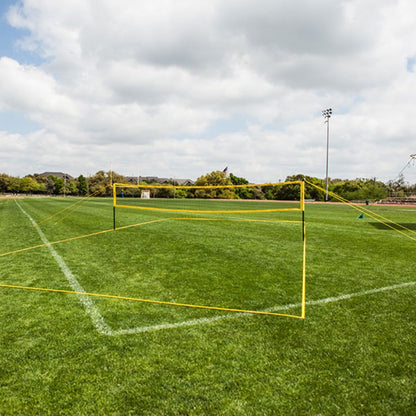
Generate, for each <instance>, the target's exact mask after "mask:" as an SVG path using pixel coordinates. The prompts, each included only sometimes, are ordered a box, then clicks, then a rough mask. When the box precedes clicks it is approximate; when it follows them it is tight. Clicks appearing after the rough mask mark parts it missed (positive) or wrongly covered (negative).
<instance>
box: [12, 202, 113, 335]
mask: <svg viewBox="0 0 416 416" xmlns="http://www.w3.org/2000/svg"><path fill="white" fill-rule="evenodd" d="M15 202H16V204H17V206H18V207H19V208H20V210H21V211H22V212H23V214H24V215H26V217H27V218H29V220H30V222H31V223H32V224H33V225H34V226H35V227H36V230H37V231H38V233H39V236H40V238H41V239H42V241H43V242H44V243H45V244H46V247H48V249H49V251H50V253H51V254H52V256H53V258H54V259H55V261H56V262H57V263H58V265H59V267H60V268H61V270H62V272H63V273H64V275H65V277H66V279H67V280H68V283H69V285H70V286H71V288H72V290H73V291H74V292H81V293H86V292H85V290H84V288H83V287H82V286H81V285H80V283H79V282H78V280H77V279H76V277H75V276H74V275H73V274H72V272H71V270H70V269H69V267H68V266H67V265H66V263H65V261H64V260H63V258H62V257H61V256H60V255H59V254H58V253H57V252H56V251H55V249H54V248H53V247H52V246H51V245H50V243H49V241H48V239H47V238H46V236H45V234H43V232H42V230H41V229H40V227H38V226H37V224H36V222H35V220H34V219H33V218H32V217H31V216H30V215H29V214H28V213H27V212H26V211H25V210H24V209H23V208H22V206H21V205H20V204H19V203H18V202H17V201H15ZM78 299H79V301H80V302H81V303H82V305H83V306H84V308H85V312H86V313H87V314H88V315H89V316H90V318H91V320H92V323H93V324H94V326H95V328H96V329H97V331H98V332H99V333H100V334H103V335H113V331H112V329H111V328H110V327H109V326H108V325H107V323H106V322H105V320H104V318H103V316H102V315H101V314H100V312H98V309H97V307H96V306H95V304H94V302H93V301H92V300H91V298H90V297H89V296H84V295H79V296H78Z"/></svg>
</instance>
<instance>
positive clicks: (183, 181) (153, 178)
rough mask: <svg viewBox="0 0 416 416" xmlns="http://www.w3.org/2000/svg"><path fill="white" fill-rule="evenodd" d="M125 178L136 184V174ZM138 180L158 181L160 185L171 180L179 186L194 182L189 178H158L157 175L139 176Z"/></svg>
mask: <svg viewBox="0 0 416 416" xmlns="http://www.w3.org/2000/svg"><path fill="white" fill-rule="evenodd" d="M126 180H127V182H128V183H134V184H137V176H126ZM139 181H140V182H142V181H145V182H153V183H154V182H156V183H160V184H161V185H165V184H168V183H171V182H175V183H177V184H178V185H180V186H184V185H185V186H187V185H193V184H194V183H195V182H194V181H193V180H191V179H176V178H159V177H158V176H139Z"/></svg>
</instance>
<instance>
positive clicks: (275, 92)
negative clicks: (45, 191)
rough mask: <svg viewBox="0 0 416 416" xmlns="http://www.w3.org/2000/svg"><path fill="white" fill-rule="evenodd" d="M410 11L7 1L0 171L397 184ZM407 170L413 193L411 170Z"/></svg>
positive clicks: (414, 90) (325, 2)
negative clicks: (217, 173) (299, 177)
mask: <svg viewBox="0 0 416 416" xmlns="http://www.w3.org/2000/svg"><path fill="white" fill-rule="evenodd" d="M415 16H416V2H415V1H414V0H298V1H296V2H295V1H292V0H227V1H224V0H209V1H206V0H137V1H132V0H71V1H70V2H69V1H65V2H63V1H56V0H2V1H1V2H0V146H1V152H0V172H2V173H7V174H9V175H13V176H21V177H23V176H25V175H27V174H31V173H41V172H44V171H63V172H66V173H69V174H70V175H72V176H79V175H80V174H83V175H84V176H86V175H92V174H94V173H96V172H97V171H99V170H105V171H108V170H110V169H112V170H114V171H115V172H117V173H120V174H122V175H126V176H137V174H138V173H139V174H140V175H141V176H150V175H154V176H159V177H168V178H189V179H196V178H197V177H199V176H201V175H203V174H205V173H208V172H211V171H214V170H223V169H224V168H225V167H228V171H229V172H232V173H233V174H234V175H237V176H242V177H244V178H246V179H248V180H249V181H250V182H255V183H264V182H276V181H279V180H284V179H285V178H286V177H287V176H288V175H294V174H298V173H303V174H305V175H309V176H316V177H319V178H325V171H326V145H327V125H326V124H325V119H324V117H323V116H322V110H325V109H327V108H332V111H333V114H332V117H331V118H330V120H329V166H328V170H329V176H330V177H331V178H341V179H347V178H348V179H355V178H377V179H378V180H381V181H384V182H387V181H389V180H394V179H396V178H397V176H398V174H399V172H400V171H401V170H402V169H403V168H404V167H405V166H407V164H408V162H409V160H410V155H412V154H415V153H416V140H415V139H416V106H415V105H414V102H413V100H414V97H415V96H416V24H415V19H416V18H415ZM403 174H404V176H405V180H406V181H407V182H408V183H410V184H414V183H416V166H415V165H414V164H413V162H412V163H410V164H409V165H408V166H407V168H406V169H404V171H403Z"/></svg>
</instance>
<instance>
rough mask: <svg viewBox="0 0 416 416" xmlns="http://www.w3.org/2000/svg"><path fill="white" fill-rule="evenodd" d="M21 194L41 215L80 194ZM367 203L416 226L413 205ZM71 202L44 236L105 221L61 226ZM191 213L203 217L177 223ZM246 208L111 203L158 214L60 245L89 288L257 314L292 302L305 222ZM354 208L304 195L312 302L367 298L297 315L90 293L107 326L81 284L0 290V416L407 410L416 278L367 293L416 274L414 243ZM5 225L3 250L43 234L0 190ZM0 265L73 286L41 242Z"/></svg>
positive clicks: (11, 272) (95, 218)
mask: <svg viewBox="0 0 416 416" xmlns="http://www.w3.org/2000/svg"><path fill="white" fill-rule="evenodd" d="M18 202H19V204H20V205H21V207H22V208H23V209H24V210H25V211H26V212H27V213H28V214H29V215H30V216H31V217H32V218H33V219H34V220H35V221H36V222H38V223H40V222H41V221H42V220H43V219H45V218H47V217H48V216H50V215H53V214H55V213H56V212H58V211H59V210H61V209H64V208H65V207H68V206H69V204H70V203H72V202H74V200H71V199H69V198H66V199H48V198H39V199H35V198H33V199H31V198H27V199H24V200H19V201H18ZM208 203H209V202H208ZM182 204H185V205H186V202H184V201H182ZM215 204H216V205H218V206H221V203H220V202H215ZM233 204H234V205H233V206H240V207H243V206H245V204H246V203H244V202H243V203H241V204H240V202H233ZM257 204H261V203H257ZM271 204H276V203H271ZM262 206H266V205H262ZM369 209H370V210H371V211H373V212H376V213H379V214H381V215H384V216H385V217H387V218H390V219H391V220H392V221H395V222H397V223H400V224H404V225H406V227H407V228H409V229H411V230H413V231H414V229H415V226H416V220H415V214H416V208H413V209H412V208H399V207H394V208H391V207H369ZM66 214H67V211H66V212H64V213H63V214H61V216H57V217H55V218H53V219H51V220H49V221H45V222H43V223H42V224H41V225H40V228H41V229H42V231H43V233H44V235H45V236H46V238H47V239H48V240H49V241H58V240H62V239H66V238H70V237H75V236H81V235H86V234H90V233H95V232H98V231H101V230H106V229H111V228H112V208H111V201H110V200H106V199H96V200H93V201H89V202H88V203H87V204H84V205H82V206H81V207H80V208H79V210H77V211H76V212H74V213H73V214H72V215H69V216H68V217H67V218H65V219H64V220H62V221H61V222H59V223H58V224H57V225H55V224H54V222H55V221H56V220H59V218H62V216H64V215H66ZM191 216H192V217H193V218H210V219H211V220H210V221H206V220H204V221H202V220H200V221H195V220H192V221H191V220H184V219H183V218H189V217H191ZM241 217H242V215H238V214H187V213H160V212H159V213H157V212H152V211H141V210H127V209H118V210H117V226H119V227H121V226H124V225H128V224H136V223H144V222H148V221H153V220H163V221H159V222H153V223H149V224H146V225H141V226H137V227H132V228H126V229H120V230H118V231H115V232H108V233H104V234H99V235H95V236H91V237H88V238H84V239H79V240H73V241H68V242H64V243H60V244H56V245H54V246H53V247H54V249H55V250H56V252H57V253H58V254H59V256H61V258H62V259H63V260H64V261H65V263H66V265H67V266H68V268H69V269H70V270H71V272H72V274H73V275H74V276H75V277H76V279H77V280H78V281H79V283H80V284H81V285H82V286H83V288H84V289H85V290H86V291H88V292H93V293H103V294H113V295H120V296H131V297H140V298H146V299H157V300H165V301H171V302H181V303H197V304H203V305H216V306H224V307H235V308H244V309H245V308H248V309H256V310H263V309H267V308H273V307H276V306H281V305H287V304H292V303H293V304H298V303H299V301H300V288H301V270H302V258H301V254H302V241H301V227H300V225H299V224H296V223H271V222H247V221H235V219H237V218H241ZM244 217H245V218H251V219H252V218H256V219H262V220H271V219H285V220H298V219H299V213H297V212H288V213H256V214H249V215H248V214H244ZM357 217H358V212H357V211H355V210H353V209H351V208H350V207H347V206H344V205H325V204H319V205H318V204H317V205H307V207H306V221H307V300H308V301H312V300H323V299H326V298H329V297H332V298H336V297H338V296H341V295H345V294H360V293H361V295H357V296H353V297H350V298H346V299H344V300H342V299H338V300H336V299H333V301H331V302H326V303H325V302H323V301H322V302H320V303H317V304H313V305H307V309H306V319H305V320H298V319H293V318H284V317H275V316H254V315H244V316H242V315H236V314H232V313H224V312H219V311H207V310H199V309H190V308H180V307H175V306H163V305H149V304H144V303H139V302H131V301H123V300H110V299H101V298H94V299H93V301H94V304H95V307H96V309H97V310H98V311H99V313H100V314H101V315H102V317H103V319H104V320H105V322H106V324H107V325H109V326H110V327H111V329H112V331H113V335H105V334H101V333H99V331H97V329H96V327H95V326H94V324H93V322H92V320H91V318H90V317H89V316H88V314H87V313H86V311H85V307H84V306H83V304H82V303H81V302H80V300H79V298H78V297H77V296H76V295H71V294H61V293H45V292H34V291H28V290H18V289H10V288H0V294H1V302H0V319H1V331H0V368H1V371H0V398H1V399H0V414H5V415H8V414H16V415H29V414H30V415H45V414H51V415H59V414H62V415H67V414H74V415H89V414H94V415H95V414H111V415H127V414H140V415H280V414H284V415H301V414H302V415H303V414H308V415H309V414H310V415H317V414H321V415H339V414H349V415H356V414H362V415H380V414H388V415H407V414H409V415H411V414H415V413H416V412H415V409H416V385H415V383H414V380H415V379H416V362H415V360H414V357H415V354H416V343H415V342H414V334H415V330H416V321H415V318H416V310H415V306H414V305H415V301H416V290H415V289H416V287H415V286H416V285H415V286H413V285H411V286H405V287H401V288H397V289H392V290H385V291H382V292H376V293H367V294H365V292H366V291H371V290H373V289H380V288H385V287H389V286H393V285H397V284H401V283H406V282H414V281H416V279H415V275H414V252H415V248H416V245H415V244H416V242H415V241H414V240H411V239H409V238H406V237H405V236H403V235H400V234H399V233H397V232H395V231H393V230H391V229H390V228H388V227H386V226H385V225H382V224H380V223H378V222H376V221H375V220H374V219H372V218H371V217H369V216H368V215H366V217H365V218H364V219H357ZM172 218H176V219H172ZM178 218H182V219H181V220H179V219H178ZM230 219H233V221H229V220H230ZM0 221H1V224H2V227H1V229H0V238H1V250H0V254H1V253H6V252H9V251H13V250H18V249H20V248H24V247H30V246H35V245H38V244H42V241H41V239H40V236H39V234H38V232H37V230H36V228H34V227H33V226H32V224H31V223H30V221H29V219H28V218H27V217H26V216H25V215H24V214H23V213H22V212H21V210H20V209H19V208H18V206H17V204H16V203H15V201H13V200H0ZM407 233H408V234H409V232H407ZM410 235H411V236H413V238H414V237H415V234H411V233H410ZM0 273H1V279H0V283H1V284H9V285H21V286H31V287H47V288H56V289H67V290H71V287H70V286H69V283H68V280H67V278H66V277H65V275H64V273H63V272H62V270H61V268H60V267H59V265H58V263H57V262H56V261H55V259H54V258H53V257H52V255H51V252H50V251H49V249H48V248H47V247H42V248H37V249H33V250H28V251H24V252H18V253H15V254H10V255H7V256H4V257H0ZM289 312H290V313H299V312H300V308H299V307H294V308H292V309H290V311H289ZM189 321H191V323H192V321H194V322H193V324H189V325H184V326H179V325H178V324H181V323H183V322H189ZM157 325H162V327H157ZM169 325H170V326H169ZM140 328H141V329H140ZM143 328H144V329H143ZM146 328H147V329H148V330H146ZM129 329H132V330H133V332H134V331H135V333H132V334H127V333H123V331H124V332H126V331H127V330H129ZM138 329H140V330H138ZM120 331H121V332H120ZM140 331H141V332H140Z"/></svg>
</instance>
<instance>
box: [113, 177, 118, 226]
mask: <svg viewBox="0 0 416 416" xmlns="http://www.w3.org/2000/svg"><path fill="white" fill-rule="evenodd" d="M116 196H117V195H116V184H115V183H113V230H115V229H116V203H117V200H116Z"/></svg>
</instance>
